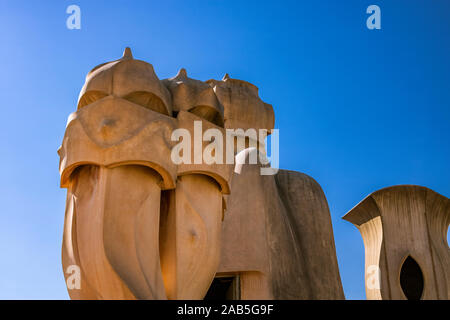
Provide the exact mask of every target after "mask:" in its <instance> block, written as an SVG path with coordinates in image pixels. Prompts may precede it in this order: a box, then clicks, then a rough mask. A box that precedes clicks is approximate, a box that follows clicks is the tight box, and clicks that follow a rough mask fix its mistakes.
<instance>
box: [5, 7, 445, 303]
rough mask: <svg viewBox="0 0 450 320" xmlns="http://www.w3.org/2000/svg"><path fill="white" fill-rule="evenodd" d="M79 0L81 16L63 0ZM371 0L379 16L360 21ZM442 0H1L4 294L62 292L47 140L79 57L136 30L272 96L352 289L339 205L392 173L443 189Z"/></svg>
mask: <svg viewBox="0 0 450 320" xmlns="http://www.w3.org/2000/svg"><path fill="white" fill-rule="evenodd" d="M70 4H77V5H79V6H80V7H81V13H82V22H81V30H68V29H67V28H66V19H67V17H68V15H67V14H66V8H67V6H68V5H70ZM370 4H377V5H379V6H380V8H381V15H382V22H381V27H382V29H381V30H374V31H370V30H368V29H367V28H366V18H367V17H368V15H367V14H366V13H365V11H366V8H367V6H368V5H370ZM449 13H450V1H448V0H433V1H429V0H421V1H412V0H403V1H402V0H396V1H379V0H377V1H375V0H374V1H363V0H359V1H356V0H354V1H350V0H346V1H337V0H336V1H331V0H330V1H317V0H315V1H313V0H310V1H280V2H278V1H266V2H264V1H215V0H208V1H206V0H205V1H177V2H175V1H80V0H73V1H39V2H38V1H18V0H14V1H13V0H11V1H5V0H2V1H1V2H0V40H1V50H0V64H1V69H0V70H1V73H0V101H1V110H2V117H1V119H0V122H1V125H0V137H1V140H0V141H1V142H0V143H1V157H0V201H1V211H0V254H1V258H0V298H1V299H5V298H8V299H67V298H68V295H67V293H66V289H65V284H64V279H63V275H62V267H61V263H60V252H61V239H62V229H63V220H64V206H65V194H66V190H65V189H60V188H59V174H58V156H57V153H56V150H57V148H58V147H59V145H60V143H61V141H62V137H63V134H64V130H65V124H66V119H67V116H68V115H69V114H70V113H71V112H73V111H74V110H75V107H76V101H77V97H78V93H79V91H80V89H81V87H82V85H83V82H84V77H85V75H86V73H87V72H88V71H89V70H90V69H91V68H93V67H94V66H96V65H97V64H99V63H102V62H105V61H110V60H113V59H116V58H119V57H120V56H121V54H122V51H123V49H124V47H126V46H130V47H131V48H132V49H133V54H134V56H135V57H136V58H138V59H141V60H145V61H148V62H150V63H152V64H153V66H154V67H155V70H156V73H157V74H158V76H159V77H160V78H161V79H163V78H167V77H171V76H174V75H175V74H176V73H177V71H178V69H179V68H181V67H184V68H186V69H187V71H188V74H189V76H191V77H194V78H197V79H201V80H207V79H211V78H215V79H221V78H222V76H223V75H224V74H225V73H229V74H230V76H231V77H233V78H239V79H244V80H247V81H249V82H251V83H254V84H255V85H257V86H258V87H259V89H260V96H261V97H262V98H263V99H264V100H265V101H266V102H268V103H271V104H273V106H274V109H275V116H276V128H279V129H280V142H281V146H280V148H281V155H280V163H281V167H282V168H285V169H291V170H297V171H301V172H304V173H306V174H309V175H311V176H312V177H314V178H315V179H316V180H317V181H318V182H319V183H320V184H321V186H322V188H323V190H324V191H325V194H326V196H327V199H328V203H329V206H330V209H331V215H332V221H333V227H334V235H335V241H336V247H337V255H338V260H339V266H340V272H341V278H342V282H343V285H344V290H345V294H346V297H347V298H348V299H364V298H365V293H364V248H363V243H362V239H361V236H360V234H359V232H358V231H357V229H356V228H355V227H354V226H353V225H351V224H350V223H348V222H345V221H343V220H342V219H341V217H342V216H343V215H344V214H345V213H346V212H347V211H348V210H349V209H351V208H352V207H353V206H354V205H355V204H357V203H358V202H359V201H360V200H361V199H362V198H364V197H365V196H366V195H368V194H369V193H371V192H372V191H375V190H377V189H380V188H382V187H386V186H390V185H395V184H418V185H424V186H427V187H429V188H431V189H433V190H435V191H437V192H439V193H441V194H443V195H445V196H447V197H449V195H450V169H449V163H450V147H449V139H450V108H449V107H450V76H449V75H450V43H449V39H450V37H449V36H450V18H449Z"/></svg>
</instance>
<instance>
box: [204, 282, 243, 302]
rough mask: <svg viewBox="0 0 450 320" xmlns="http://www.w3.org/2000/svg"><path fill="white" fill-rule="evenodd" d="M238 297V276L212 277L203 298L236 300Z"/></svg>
mask: <svg viewBox="0 0 450 320" xmlns="http://www.w3.org/2000/svg"><path fill="white" fill-rule="evenodd" d="M238 299H239V277H218V278H214V280H213V282H212V284H211V286H210V287H209V290H208V292H207V293H206V296H205V298H204V300H209V301H218V300H238Z"/></svg>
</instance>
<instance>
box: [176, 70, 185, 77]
mask: <svg viewBox="0 0 450 320" xmlns="http://www.w3.org/2000/svg"><path fill="white" fill-rule="evenodd" d="M176 78H184V79H186V78H187V72H186V69H185V68H181V69H180V70H179V71H178V73H177V75H176Z"/></svg>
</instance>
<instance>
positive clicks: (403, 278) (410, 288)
mask: <svg viewBox="0 0 450 320" xmlns="http://www.w3.org/2000/svg"><path fill="white" fill-rule="evenodd" d="M400 285H401V287H402V290H403V293H404V294H405V296H406V298H407V299H408V300H420V298H421V297H422V293H423V286H424V283H423V274H422V270H421V269H420V267H419V265H418V264H417V262H416V260H414V259H413V258H411V257H408V258H406V260H405V262H404V263H403V266H402V270H401V271H400Z"/></svg>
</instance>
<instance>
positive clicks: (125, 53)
mask: <svg viewBox="0 0 450 320" xmlns="http://www.w3.org/2000/svg"><path fill="white" fill-rule="evenodd" d="M122 59H133V54H132V53H131V49H130V47H126V48H125V50H124V51H123V56H122Z"/></svg>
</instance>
